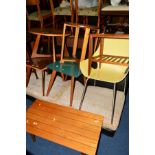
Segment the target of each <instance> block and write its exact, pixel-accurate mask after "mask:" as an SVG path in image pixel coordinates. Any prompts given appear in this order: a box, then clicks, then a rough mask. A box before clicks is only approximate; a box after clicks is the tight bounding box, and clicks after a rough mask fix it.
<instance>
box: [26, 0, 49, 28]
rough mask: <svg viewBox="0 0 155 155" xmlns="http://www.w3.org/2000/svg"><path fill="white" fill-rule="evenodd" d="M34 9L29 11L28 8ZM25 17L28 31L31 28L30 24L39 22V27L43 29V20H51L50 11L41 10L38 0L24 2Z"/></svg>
mask: <svg viewBox="0 0 155 155" xmlns="http://www.w3.org/2000/svg"><path fill="white" fill-rule="evenodd" d="M30 6H32V7H35V8H34V10H32V11H29V9H28V7H30ZM26 15H27V20H28V29H29V30H30V28H31V22H32V21H37V22H40V27H41V28H43V26H44V20H46V19H48V18H52V13H51V10H41V8H40V1H39V0H26Z"/></svg>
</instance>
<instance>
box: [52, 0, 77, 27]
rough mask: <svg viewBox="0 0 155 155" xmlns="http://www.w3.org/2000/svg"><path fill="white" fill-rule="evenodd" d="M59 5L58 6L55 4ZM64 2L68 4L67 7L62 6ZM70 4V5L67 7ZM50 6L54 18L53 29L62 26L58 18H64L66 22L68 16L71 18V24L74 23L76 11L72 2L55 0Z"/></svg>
mask: <svg viewBox="0 0 155 155" xmlns="http://www.w3.org/2000/svg"><path fill="white" fill-rule="evenodd" d="M56 2H57V3H58V4H57V5H56V4H55V3H56ZM60 2H61V3H62V2H64V3H66V5H64V6H61V3H60ZM67 4H68V5H67ZM50 5H51V11H52V18H53V27H55V26H56V24H58V22H59V24H60V21H58V19H56V16H64V19H65V21H64V22H66V16H70V18H71V19H70V22H72V23H73V22H74V10H73V2H72V0H70V1H69V2H68V1H63V0H60V1H54V0H50Z"/></svg>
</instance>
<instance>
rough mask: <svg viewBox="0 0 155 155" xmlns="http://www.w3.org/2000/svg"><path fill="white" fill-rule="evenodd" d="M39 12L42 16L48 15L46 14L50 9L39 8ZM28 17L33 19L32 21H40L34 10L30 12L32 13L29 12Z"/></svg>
mask: <svg viewBox="0 0 155 155" xmlns="http://www.w3.org/2000/svg"><path fill="white" fill-rule="evenodd" d="M40 12H41V15H42V17H43V16H48V15H50V14H51V11H50V10H41V11H40ZM28 19H29V20H33V21H40V18H39V16H38V12H37V11H35V12H32V13H29V15H28Z"/></svg>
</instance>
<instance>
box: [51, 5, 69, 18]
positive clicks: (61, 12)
mask: <svg viewBox="0 0 155 155" xmlns="http://www.w3.org/2000/svg"><path fill="white" fill-rule="evenodd" d="M54 15H68V16H71V10H70V7H56V8H55V10H54Z"/></svg>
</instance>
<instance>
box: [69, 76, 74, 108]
mask: <svg viewBox="0 0 155 155" xmlns="http://www.w3.org/2000/svg"><path fill="white" fill-rule="evenodd" d="M74 79H75V78H74V76H72V78H71V91H70V106H72V104H73V95H74V84H75V83H74Z"/></svg>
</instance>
